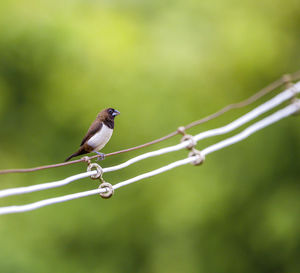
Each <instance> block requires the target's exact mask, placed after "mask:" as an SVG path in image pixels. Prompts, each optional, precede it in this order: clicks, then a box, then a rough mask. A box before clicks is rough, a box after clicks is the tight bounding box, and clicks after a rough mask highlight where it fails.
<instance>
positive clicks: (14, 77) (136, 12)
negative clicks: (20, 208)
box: [0, 0, 300, 273]
mask: <svg viewBox="0 0 300 273" xmlns="http://www.w3.org/2000/svg"><path fill="white" fill-rule="evenodd" d="M299 12H300V4H299V1H298V0H285V1H274V0H273V1H271V0H261V1H251V0H246V1H234V0H226V1H220V0H212V1H192V0H191V1H189V0H173V1H157V0H152V1H134V0H124V1H119V0H116V1H97V0H94V1H92V0H89V1H87V0H85V1H83V0H73V1H70V0H69V1H59V0H52V1H43V0H42V1H33V0H27V1H22V0H21V1H20V0H18V1H16V0H9V1H6V0H2V1H1V3H0V126H1V129H0V140H1V143H0V153H1V157H0V163H1V164H0V166H1V169H5V168H18V167H33V166H38V165H45V164H51V163H57V162H61V161H63V160H64V159H65V158H66V157H67V156H68V155H69V154H71V153H72V152H74V151H75V150H76V149H77V147H78V145H79V143H80V141H81V139H82V137H83V136H84V134H85V133H86V130H87V128H88V126H89V125H90V123H91V122H92V121H93V120H94V118H95V117H96V115H97V113H98V112H99V111H100V110H101V109H102V108H105V107H115V108H116V109H118V110H119V111H120V112H121V113H122V114H121V116H119V117H118V118H117V120H116V128H115V132H114V135H113V137H112V139H111V141H110V142H109V144H108V145H107V146H106V147H105V148H104V150H103V152H105V153H108V152H112V151H116V150H119V149H123V148H128V147H131V146H135V145H138V144H142V143H144V142H147V141H150V140H153V139H155V138H158V137H161V136H163V135H165V134H167V133H169V132H171V131H174V130H175V129H176V128H177V127H178V126H180V125H185V124H187V123H189V122H191V121H194V120H196V119H199V118H201V117H203V116H205V115H207V114H210V113H212V112H214V111H216V110H218V109H220V108H222V107H223V106H225V105H227V104H229V103H232V102H236V101H239V100H242V99H244V98H246V97H248V96H250V95H252V94H253V93H255V92H256V91H258V90H259V89H261V88H262V87H264V86H265V85H267V84H268V83H270V82H272V81H274V80H275V79H277V78H279V77H280V76H281V75H282V74H285V73H288V72H293V71H296V70H298V69H299V67H300V55H299V45H300V31H299V29H300V16H299ZM255 105H258V104H257V103H256V104H255ZM251 108H252V107H247V108H245V109H241V110H234V111H232V112H230V113H227V114H226V115H224V116H222V117H220V118H218V119H216V120H214V121H211V122H209V123H208V124H205V125H201V126H198V127H197V128H193V129H192V130H190V131H189V132H190V133H193V134H194V133H199V132H201V131H204V130H207V129H211V128H215V127H218V126H222V125H225V124H227V123H229V122H230V121H232V120H233V119H235V118H237V117H238V116H240V115H241V114H243V113H246V112H247V111H248V110H250V109H251ZM235 133H236V132H235ZM225 137H227V136H225ZM223 138H224V136H222V137H214V138H212V139H209V140H205V141H202V142H201V143H199V144H198V147H199V148H204V147H206V146H208V145H210V144H213V143H216V141H219V140H221V139H223ZM299 140H300V128H299V118H295V117H290V118H288V119H285V120H283V121H281V122H279V123H277V124H275V125H273V126H271V127H269V128H266V129H265V130H263V131H260V132H258V133H257V134H255V135H253V136H251V137H250V138H248V139H247V140H245V141H243V142H241V143H238V144H236V145H234V146H232V147H229V148H226V149H224V150H221V151H218V152H216V153H213V154H211V155H209V156H208V157H207V160H206V162H205V164H204V165H203V166H201V167H193V166H191V165H187V166H183V167H179V168H177V169H174V170H172V171H170V172H166V173H163V174H161V175H159V176H155V177H152V178H150V179H147V180H144V181H141V182H138V183H135V184H133V185H130V186H128V187H126V188H122V189H120V190H118V191H117V192H116V194H115V196H114V197H113V198H112V199H110V200H102V199H101V198H100V197H99V196H91V197H87V198H82V199H78V200H75V201H70V202H67V203H62V204H57V205H53V206H49V207H45V208H42V209H39V210H36V211H32V212H27V213H23V214H11V215H4V216H1V217H0V238H1V245H0V272H1V273H2V272H3V273H14V272H23V273H26V272H28V273H29V272H30V273H35V272H37V273H40V272H51V273H52V272H61V273H65V272H80V273H81V272H117V273H118V272H120V273H124V272H146V273H148V272H149V273H151V272H167V273H168V272H172V273H176V272H180V273H181V272H205V273H207V272H210V273H212V272H216V273H222V272H231V273H235V272H249V273H250V272H251V273H253V272H286V273H287V272H291V273H294V272H300V259H299V257H300V233H299V230H300V218H299V215H300V199H299V192H300V191H299V190H300V189H299V177H300V173H299V155H300V147H299V146H300V145H299V143H300V142H299ZM178 141H179V137H175V138H173V139H171V140H169V141H166V142H165V143H162V144H159V145H156V146H153V147H149V148H147V149H144V150H143V151H142V150H140V151H136V152H131V153H127V154H122V155H118V156H115V157H111V158H107V159H106V160H105V161H104V162H103V163H102V165H103V166H111V165H115V164H118V163H121V162H124V161H125V160H127V159H129V158H131V157H133V156H135V155H138V154H140V153H143V152H146V151H151V150H153V149H157V148H160V147H165V146H167V145H171V144H176V143H178ZM186 155H187V151H180V152H176V153H172V154H169V155H164V156H161V157H159V158H154V159H147V160H145V161H142V162H139V163H137V164H135V165H133V166H131V167H129V168H126V169H124V170H121V171H118V172H115V173H108V174H106V175H105V179H106V180H107V181H109V182H111V183H113V184H115V183H117V182H119V181H123V180H125V179H128V178H131V177H133V176H136V175H138V174H141V173H143V172H147V171H150V170H153V169H155V168H158V167H161V166H163V165H165V164H167V163H170V162H173V161H175V160H177V159H181V158H184V157H185V156H186ZM84 171H85V165H84V164H77V165H72V166H68V167H64V168H57V169H51V170H45V171H40V172H36V173H29V174H11V175H3V176H1V177H0V189H4V188H9V187H17V186H26V185H33V184H38V183H44V182H50V181H54V180H59V179H62V178H65V177H68V176H70V175H73V174H76V173H80V172H84ZM150 182H151V183H150ZM96 187H97V183H96V182H95V181H92V180H90V179H84V180H80V181H77V182H74V183H72V184H70V185H68V186H65V187H61V188H58V189H52V190H48V191H44V192H38V193H33V194H27V195H23V196H15V197H10V198H4V199H2V200H0V205H1V206H7V205H12V204H26V203H30V202H34V201H37V200H41V199H46V198H50V197H54V196H60V195H64V194H69V193H75V192H79V191H84V190H89V189H94V188H96Z"/></svg>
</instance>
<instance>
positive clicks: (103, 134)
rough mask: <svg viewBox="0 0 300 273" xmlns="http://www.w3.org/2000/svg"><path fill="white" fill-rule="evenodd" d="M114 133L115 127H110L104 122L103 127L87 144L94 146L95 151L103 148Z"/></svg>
mask: <svg viewBox="0 0 300 273" xmlns="http://www.w3.org/2000/svg"><path fill="white" fill-rule="evenodd" d="M112 133H113V129H110V128H109V127H107V126H106V125H105V124H103V126H102V128H101V129H100V131H99V132H98V133H96V134H95V135H94V136H92V137H91V138H90V139H89V140H88V142H87V144H88V145H89V146H91V147H93V148H94V150H93V151H94V152H95V151H99V150H101V149H102V148H103V147H104V146H105V144H106V143H107V142H108V141H109V139H110V137H111V135H112Z"/></svg>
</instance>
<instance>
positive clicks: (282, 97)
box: [0, 81, 300, 198]
mask: <svg viewBox="0 0 300 273" xmlns="http://www.w3.org/2000/svg"><path fill="white" fill-rule="evenodd" d="M297 93H300V81H299V82H298V83H296V84H295V85H293V86H292V87H290V88H288V89H287V90H285V91H283V92H281V93H280V94H278V95H277V96H275V97H274V98H272V99H270V100H269V101H267V102H265V103H263V104H262V105H260V106H258V107H256V108H255V109H253V110H252V111H250V112H249V113H247V114H245V115H243V116H242V117H240V118H238V119H236V120H234V121H233V122H231V123H229V124H228V125H226V126H223V127H220V128H216V129H212V130H209V131H206V132H203V133H200V134H197V135H195V136H194V137H193V138H194V140H195V141H199V140H202V139H205V138H208V137H213V136H217V135H222V134H226V133H229V132H231V131H233V130H235V129H237V128H238V127H240V126H242V125H244V124H246V123H247V122H249V121H251V120H253V119H255V118H257V117H258V116H260V115H262V114H264V113H266V112H267V111H269V110H271V109H273V108H275V107H276V106H278V105H280V104H281V103H283V102H284V101H286V100H288V99H291V98H292V97H293V96H295V94H297ZM188 145H189V141H185V142H183V143H180V144H177V145H174V146H170V147H166V148H162V149H159V150H157V151H153V152H148V153H145V154H142V155H139V156H137V157H134V158H132V159H129V160H128V161H126V162H124V163H122V164H119V165H116V166H112V167H108V168H103V173H106V172H112V171H116V170H120V169H123V168H126V167H128V166H130V165H132V164H134V163H136V162H138V161H141V160H144V159H146V158H150V157H154V156H159V155H162V154H166V153H170V152H174V151H178V150H181V149H184V148H186V147H187V146H188ZM92 172H93V173H92ZM92 172H86V173H82V174H78V175H74V176H71V177H68V178H66V179H64V180H61V181H55V182H49V183H44V184H39V185H34V186H28V187H19V188H13V189H7V190H2V191H0V198H1V197H6V196H11V195H17V194H25V193H30V192H35V191H41V190H46V189H51V188H56V187H61V186H64V185H67V184H69V183H71V182H73V181H76V180H78V179H81V178H85V177H89V176H91V175H93V174H96V171H92Z"/></svg>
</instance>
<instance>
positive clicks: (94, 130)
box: [80, 120, 103, 146]
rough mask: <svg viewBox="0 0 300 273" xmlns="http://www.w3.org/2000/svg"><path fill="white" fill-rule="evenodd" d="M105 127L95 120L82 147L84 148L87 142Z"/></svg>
mask: <svg viewBox="0 0 300 273" xmlns="http://www.w3.org/2000/svg"><path fill="white" fill-rule="evenodd" d="M102 126H103V122H99V121H97V120H95V121H94V122H93V123H92V125H91V126H90V128H89V129H88V131H87V133H86V135H85V137H84V138H83V140H82V141H81V144H80V146H82V145H83V144H84V143H85V142H86V141H88V140H89V139H90V138H91V137H92V136H93V135H94V134H96V133H97V132H98V131H99V130H100V129H101V128H102Z"/></svg>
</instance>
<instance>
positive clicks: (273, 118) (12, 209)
mask: <svg viewBox="0 0 300 273" xmlns="http://www.w3.org/2000/svg"><path fill="white" fill-rule="evenodd" d="M299 109H300V104H299V102H297V103H293V104H291V105H289V106H287V107H285V108H283V109H281V110H279V111H277V112H275V113H274V114H272V115H270V116H268V117H266V118H264V119H263V120H261V121H259V122H256V123H254V124H253V125H251V126H249V127H248V128H246V129H245V130H244V131H242V132H241V133H239V134H237V135H235V136H233V137H231V138H228V139H226V140H224V141H221V142H219V143H217V144H214V145H212V146H210V147H207V148H206V149H204V150H203V151H202V152H201V153H202V154H203V155H204V156H205V155H207V154H209V153H212V152H214V151H217V150H220V149H223V148H225V147H227V146H229V145H232V144H234V143H236V142H239V141H241V140H243V139H245V138H247V137H248V136H250V135H251V134H253V133H255V132H256V131H258V130H261V129H263V128H265V127H266V126H269V125H271V124H273V123H275V122H277V121H279V120H281V119H283V118H285V117H287V116H289V115H292V114H293V113H296V112H297V111H299ZM196 158H197V157H196V156H193V157H188V158H185V159H182V160H179V161H176V162H173V163H171V164H169V165H166V166H164V167H161V168H159V169H156V170H154V171H151V172H148V173H144V174H141V175H139V176H136V177H134V178H131V179H128V180H126V181H123V182H120V183H118V184H115V185H114V186H113V188H114V189H118V188H120V187H124V186H126V185H128V184H131V183H134V182H137V181H139V180H142V179H145V178H149V177H151V176H154V175H157V174H160V173H162V172H165V171H168V170H171V169H173V168H176V167H179V166H181V165H185V164H188V163H191V162H193V161H194V160H195V159H196ZM83 174H86V173H83ZM83 174H82V175H83ZM100 192H105V189H94V190H90V191H85V192H79V193H75V194H69V195H65V196H61V197H55V198H50V199H46V200H42V201H38V202H35V203H31V204H27V205H21V206H9V207H2V208H0V214H9V213H17V212H25V211H30V210H34V209H37V208H40V207H44V206H48V205H52V204H56V203H61V202H65V201H69V200H72V199H77V198H81V197H86V196H89V195H94V194H98V193H100Z"/></svg>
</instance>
